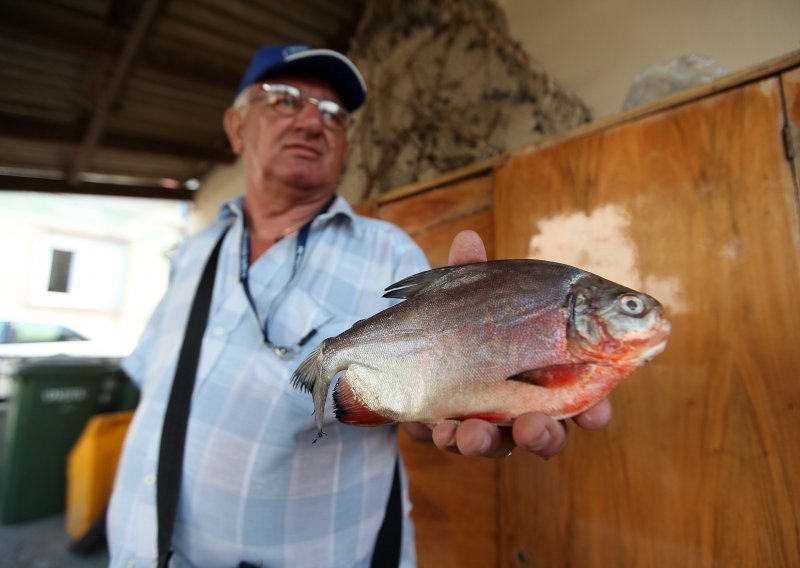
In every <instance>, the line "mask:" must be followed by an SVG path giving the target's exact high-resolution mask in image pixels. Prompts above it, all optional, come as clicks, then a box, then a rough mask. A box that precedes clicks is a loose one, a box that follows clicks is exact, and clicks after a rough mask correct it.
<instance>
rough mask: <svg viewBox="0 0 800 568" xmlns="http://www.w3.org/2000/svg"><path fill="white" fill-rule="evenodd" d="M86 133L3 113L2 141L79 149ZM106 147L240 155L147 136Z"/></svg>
mask: <svg viewBox="0 0 800 568" xmlns="http://www.w3.org/2000/svg"><path fill="white" fill-rule="evenodd" d="M82 135H83V130H82V129H80V128H78V127H77V126H70V125H66V124H63V123H59V122H54V121H49V120H42V119H37V118H33V117H27V118H24V119H23V118H20V117H19V116H18V115H11V114H3V113H0V138H6V139H16V140H29V141H33V142H43V143H50V144H59V145H64V146H67V147H70V148H77V147H78V146H79V145H80V144H81V137H82ZM102 148H103V149H106V150H111V151H115V152H135V153H142V154H153V155H158V156H162V157H172V158H179V159H183V160H196V161H203V162H213V163H216V164H232V163H233V162H234V161H235V160H236V156H235V155H234V153H233V152H232V151H231V149H230V147H228V146H227V144H224V143H221V145H220V149H219V150H214V149H211V148H207V147H204V146H192V145H188V144H182V143H180V142H166V141H164V140H161V139H154V138H148V137H144V136H131V135H121V134H112V133H109V134H106V135H105V136H104V137H103V143H102Z"/></svg>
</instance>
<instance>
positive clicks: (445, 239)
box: [413, 209, 494, 268]
mask: <svg viewBox="0 0 800 568" xmlns="http://www.w3.org/2000/svg"><path fill="white" fill-rule="evenodd" d="M464 229H472V230H473V231H475V232H477V233H478V234H479V235H480V236H481V238H482V239H483V242H484V244H485V245H486V253H487V254H488V255H489V258H493V257H494V211H493V210H491V209H486V210H485V211H482V212H480V213H475V214H473V215H468V216H466V217H461V218H459V219H454V220H452V221H446V222H444V223H441V224H439V225H436V226H435V227H433V228H431V229H429V230H427V231H424V232H422V233H417V234H416V235H413V237H414V240H415V241H416V242H417V244H418V245H419V246H420V247H421V248H422V250H424V251H425V254H426V255H427V257H428V262H430V263H431V266H432V267H434V268H435V267H437V266H445V265H446V264H447V257H448V254H449V252H450V243H451V242H452V241H453V237H455V236H456V235H457V234H458V233H459V232H460V231H463V230H464Z"/></svg>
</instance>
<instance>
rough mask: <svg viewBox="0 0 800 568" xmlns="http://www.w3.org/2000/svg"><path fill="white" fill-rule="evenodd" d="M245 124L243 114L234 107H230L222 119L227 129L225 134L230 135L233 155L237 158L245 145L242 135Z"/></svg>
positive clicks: (229, 139) (229, 140)
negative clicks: (243, 124)
mask: <svg viewBox="0 0 800 568" xmlns="http://www.w3.org/2000/svg"><path fill="white" fill-rule="evenodd" d="M243 122H244V118H243V117H242V113H241V112H239V109H237V108H234V107H230V108H229V109H228V110H226V111H225V115H224V116H223V118H222V125H223V126H224V127H225V133H226V134H227V135H228V142H229V143H230V145H231V149H232V150H233V153H234V154H236V155H237V156H238V155H239V153H241V151H242V146H243V145H244V143H243V142H242V136H241V134H240V132H241V128H242V123H243Z"/></svg>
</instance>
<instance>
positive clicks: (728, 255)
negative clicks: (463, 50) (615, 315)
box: [362, 54, 800, 568]
mask: <svg viewBox="0 0 800 568" xmlns="http://www.w3.org/2000/svg"><path fill="white" fill-rule="evenodd" d="M798 154H800V54H795V55H792V56H790V57H788V58H787V59H786V60H784V61H779V62H776V63H774V64H772V65H770V66H767V67H766V68H762V69H756V70H751V71H748V72H745V73H743V74H741V75H738V76H736V77H729V78H726V79H724V80H722V81H720V82H718V83H715V84H711V85H706V86H703V87H701V88H698V89H696V90H694V91H692V92H689V93H684V94H681V95H679V96H677V97H674V98H672V99H670V100H667V101H662V102H660V103H656V104H654V105H650V106H649V107H645V108H643V109H638V110H635V111H631V112H628V113H625V114H624V115H621V116H619V117H614V118H611V119H608V120H605V121H604V122H603V123H602V124H594V125H590V126H588V127H584V128H582V129H580V130H578V131H573V132H571V133H568V134H566V135H564V136H562V137H560V138H559V139H551V140H549V141H546V142H544V143H541V144H539V145H537V146H536V147H532V148H528V149H525V150H524V151H520V152H518V153H517V154H515V155H513V156H510V157H507V158H504V159H501V160H495V161H492V162H487V163H485V164H483V165H477V166H475V167H473V168H471V169H470V170H467V171H464V172H461V173H460V174H459V173H458V172H456V173H454V174H452V175H450V176H448V177H447V178H445V179H442V180H438V182H434V183H433V184H431V185H429V186H427V187H417V188H411V189H408V188H407V189H405V190H402V191H400V192H398V193H394V194H389V195H386V196H382V197H381V198H380V200H379V201H378V202H373V203H369V204H365V205H364V206H363V207H362V210H366V211H369V212H371V214H373V215H375V216H377V217H380V218H384V219H388V220H391V221H393V222H395V223H397V224H398V225H400V226H401V227H404V228H406V230H408V231H409V232H410V233H411V234H412V236H413V237H414V238H415V239H416V240H417V242H418V243H419V244H420V245H421V246H422V247H423V248H424V249H425V250H426V252H427V253H428V254H429V258H430V260H431V263H432V264H433V265H442V264H444V263H446V260H447V250H448V247H449V244H450V240H451V239H452V237H453V236H454V235H455V233H456V232H457V231H458V230H460V229H462V228H473V229H477V230H478V231H479V232H480V233H481V234H482V236H483V238H484V240H485V241H486V242H487V245H488V248H489V249H490V256H495V257H497V258H525V257H532V258H543V259H548V260H556V261H561V262H567V263H569V264H574V265H577V266H580V267H582V268H585V269H588V270H590V271H593V272H596V273H598V274H600V275H602V276H605V277H607V278H609V279H612V280H615V281H617V282H620V283H622V284H626V285H629V286H631V287H634V288H637V289H641V290H643V291H645V292H648V293H651V294H653V295H654V296H656V297H657V298H659V299H660V300H661V301H662V302H663V304H664V305H665V307H666V311H667V313H668V315H669V316H670V318H671V320H672V323H673V333H672V337H671V340H670V342H669V345H668V347H667V349H666V351H665V352H664V353H663V354H661V355H660V356H658V357H657V358H656V359H655V360H654V361H653V362H651V363H650V364H649V365H647V366H645V367H644V368H643V369H641V370H640V371H638V372H637V373H636V374H634V375H633V376H632V377H631V378H630V379H628V380H627V381H624V382H623V383H622V384H621V385H619V386H618V387H617V388H616V389H615V390H614V391H613V392H612V395H611V400H612V403H613V407H614V419H613V421H612V423H611V425H610V426H609V427H608V428H607V429H605V430H603V431H600V432H586V431H581V430H579V429H578V428H577V427H575V425H574V424H571V423H570V424H569V429H570V438H571V439H570V444H569V447H568V448H567V450H566V451H565V452H564V453H563V454H561V455H560V456H558V457H556V458H554V459H552V460H550V461H547V462H544V461H542V460H540V459H538V458H535V457H533V456H530V455H526V454H524V453H523V452H516V453H515V454H514V455H513V456H512V457H511V458H509V459H506V460H501V461H492V460H481V459H466V458H460V457H456V456H450V455H444V454H441V453H440V452H438V450H436V449H435V448H432V447H428V446H424V445H420V444H415V443H413V442H410V441H408V440H406V439H401V444H402V447H403V453H404V456H405V459H406V462H407V464H408V465H409V476H410V479H411V497H412V500H413V501H414V504H415V513H414V518H415V522H416V524H417V541H418V551H419V564H420V567H421V568H428V567H436V568H440V567H450V566H452V567H459V568H460V567H463V566H476V567H488V566H502V567H504V568H512V567H513V568H518V567H519V568H523V567H528V566H540V567H541V566H547V567H563V566H586V567H607V566H614V567H636V568H647V567H673V566H680V567H682V568H683V567H703V568H705V567H728V566H759V567H761V566H764V567H766V566H781V567H783V566H800V189H799V184H800V181H799V179H800V178H799V177H798V175H799V173H798V164H799V163H800V158H798Z"/></svg>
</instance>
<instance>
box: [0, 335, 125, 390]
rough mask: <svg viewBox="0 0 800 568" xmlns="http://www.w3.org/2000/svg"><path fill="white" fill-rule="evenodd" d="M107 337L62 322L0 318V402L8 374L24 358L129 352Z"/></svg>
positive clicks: (106, 356) (9, 387)
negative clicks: (84, 332) (88, 332)
mask: <svg viewBox="0 0 800 568" xmlns="http://www.w3.org/2000/svg"><path fill="white" fill-rule="evenodd" d="M130 350H131V349H130V347H122V346H120V345H119V344H117V343H113V342H111V341H108V340H94V339H90V338H89V337H87V336H86V335H84V334H82V333H80V332H78V331H75V330H74V329H72V328H70V327H67V326H65V325H60V324H56V323H45V322H31V321H11V320H8V319H5V320H0V402H3V401H5V400H8V398H9V397H10V396H11V390H12V375H13V373H14V370H15V369H16V367H17V365H18V364H19V363H20V362H22V361H25V360H29V359H40V358H43V357H59V356H67V357H85V358H100V359H121V358H122V357H125V356H126V355H127V354H128V353H129V352H130Z"/></svg>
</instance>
